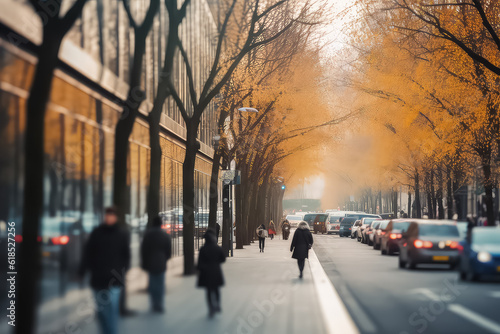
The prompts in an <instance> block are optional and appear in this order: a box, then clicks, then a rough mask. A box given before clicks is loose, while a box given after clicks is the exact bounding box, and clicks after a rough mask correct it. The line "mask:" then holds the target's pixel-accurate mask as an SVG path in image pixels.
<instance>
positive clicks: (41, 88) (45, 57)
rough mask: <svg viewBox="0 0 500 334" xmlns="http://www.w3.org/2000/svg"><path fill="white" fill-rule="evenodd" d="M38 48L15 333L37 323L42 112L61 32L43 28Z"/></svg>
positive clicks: (26, 148)
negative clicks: (41, 40)
mask: <svg viewBox="0 0 500 334" xmlns="http://www.w3.org/2000/svg"><path fill="white" fill-rule="evenodd" d="M43 36H44V39H43V42H42V44H41V45H40V47H39V49H38V63H37V65H36V69H35V74H34V78H33V83H32V84H31V88H30V95H29V97H28V101H27V105H26V129H25V132H24V133H25V142H24V158H25V161H24V189H25V191H24V192H23V225H22V235H23V242H22V243H21V244H20V246H19V248H20V250H19V251H20V254H19V261H18V262H19V266H18V269H17V270H18V273H19V275H18V283H17V291H18V295H17V314H18V315H19V316H18V317H19V319H18V321H17V323H16V324H17V326H16V327H15V331H16V333H22V334H27V333H33V332H34V331H35V327H36V312H35V310H36V306H37V304H38V289H37V286H38V278H39V275H40V265H41V263H40V256H41V254H40V243H39V242H38V240H37V239H38V235H39V234H40V233H39V230H40V221H41V217H42V214H43V200H44V199H43V174H44V165H45V163H44V162H45V161H44V155H45V154H44V151H45V150H44V143H45V113H46V108H47V103H48V101H49V98H50V90H51V88H52V81H53V77H54V70H55V68H56V65H57V63H58V54H59V48H60V45H61V40H62V36H59V34H58V33H55V32H53V31H49V30H48V29H44V34H43Z"/></svg>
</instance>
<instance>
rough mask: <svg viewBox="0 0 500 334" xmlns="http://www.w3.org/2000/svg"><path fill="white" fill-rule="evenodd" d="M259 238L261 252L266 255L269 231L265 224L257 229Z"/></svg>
mask: <svg viewBox="0 0 500 334" xmlns="http://www.w3.org/2000/svg"><path fill="white" fill-rule="evenodd" d="M257 236H258V237H259V250H260V252H261V253H264V246H265V244H266V237H267V230H266V227H265V226H264V224H261V225H260V226H259V227H258V228H257Z"/></svg>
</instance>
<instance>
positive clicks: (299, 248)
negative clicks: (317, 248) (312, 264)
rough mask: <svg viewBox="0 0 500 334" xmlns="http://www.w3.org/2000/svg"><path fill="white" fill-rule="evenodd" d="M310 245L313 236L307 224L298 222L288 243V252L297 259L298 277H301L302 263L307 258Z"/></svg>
mask: <svg viewBox="0 0 500 334" xmlns="http://www.w3.org/2000/svg"><path fill="white" fill-rule="evenodd" d="M312 245H313V237H312V234H311V231H309V224H307V223H306V222H300V223H299V226H298V227H297V230H295V233H294V234H293V239H292V244H291V245H290V252H293V254H292V258H294V259H297V264H298V266H299V271H300V276H299V278H302V277H303V271H304V265H305V262H306V259H307V258H309V249H311V247H312Z"/></svg>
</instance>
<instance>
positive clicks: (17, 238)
mask: <svg viewBox="0 0 500 334" xmlns="http://www.w3.org/2000/svg"><path fill="white" fill-rule="evenodd" d="M14 241H15V242H23V236H22V235H21V234H17V235H16V236H15V237H14Z"/></svg>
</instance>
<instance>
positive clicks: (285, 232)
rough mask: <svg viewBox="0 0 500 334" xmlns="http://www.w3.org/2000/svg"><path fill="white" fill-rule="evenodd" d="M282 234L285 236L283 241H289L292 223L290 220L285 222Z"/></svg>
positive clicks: (282, 226)
mask: <svg viewBox="0 0 500 334" xmlns="http://www.w3.org/2000/svg"><path fill="white" fill-rule="evenodd" d="M281 233H282V234H283V240H288V237H289V236H290V223H289V222H288V220H285V221H284V222H283V224H282V225H281Z"/></svg>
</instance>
